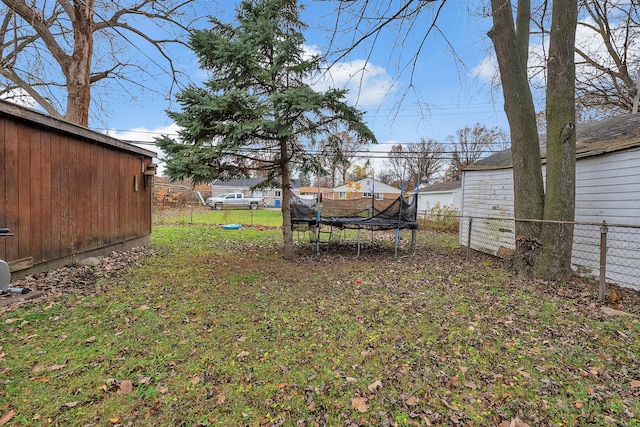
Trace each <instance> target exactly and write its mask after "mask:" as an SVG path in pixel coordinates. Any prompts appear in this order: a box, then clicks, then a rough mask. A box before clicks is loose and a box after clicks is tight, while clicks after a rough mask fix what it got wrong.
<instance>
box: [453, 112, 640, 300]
mask: <svg viewBox="0 0 640 427" xmlns="http://www.w3.org/2000/svg"><path fill="white" fill-rule="evenodd" d="M576 130H577V133H576V139H577V141H576V157H577V159H576V205H575V221H576V222H578V223H579V224H576V226H575V228H574V243H573V254H572V260H571V263H572V267H573V268H574V270H575V271H576V272H577V273H579V274H582V275H585V276H596V277H597V275H598V270H599V263H600V258H599V244H600V233H599V227H598V226H597V224H601V223H602V222H603V221H606V222H607V224H610V225H619V227H616V228H615V232H614V229H613V228H610V230H609V237H608V250H607V280H609V281H611V282H613V283H617V284H620V285H622V286H626V287H632V288H634V289H640V279H639V278H640V261H638V260H637V253H638V251H640V238H639V237H638V236H640V234H638V233H637V232H636V230H637V227H639V226H640V114H635V115H627V116H622V117H615V118H611V119H607V120H602V121H598V122H593V123H588V124H583V125H578V126H577V128H576ZM542 142H543V143H544V138H542ZM545 148H546V146H545V145H544V144H543V145H541V154H542V156H543V162H544V157H545V153H546V150H545ZM543 176H544V163H543ZM513 194H514V193H513V167H512V163H511V151H510V150H505V151H502V152H499V153H496V154H494V155H492V156H489V157H487V158H485V159H482V160H480V161H478V162H476V163H475V164H473V165H471V166H469V167H467V168H465V170H464V171H463V178H462V210H461V215H462V217H463V218H462V221H461V224H460V243H461V244H463V245H466V244H467V243H466V242H467V238H468V231H469V230H468V223H467V221H465V217H466V218H474V219H473V226H472V231H471V235H472V237H471V242H472V243H471V247H472V248H473V249H476V250H479V251H482V252H485V253H489V254H492V255H497V254H500V253H501V252H502V251H505V250H507V251H508V250H512V249H514V246H515V234H514V233H515V230H514V228H515V227H514V223H513V221H512V220H508V219H509V218H513V216H514V208H513V203H514V195H513ZM486 218H492V219H495V221H494V220H487V219H486ZM500 218H504V221H499V219H500Z"/></svg>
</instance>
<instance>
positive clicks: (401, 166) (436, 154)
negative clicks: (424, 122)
mask: <svg viewBox="0 0 640 427" xmlns="http://www.w3.org/2000/svg"><path fill="white" fill-rule="evenodd" d="M444 152H445V149H444V145H442V144H441V143H439V142H437V141H435V140H433V139H428V140H427V139H424V138H421V139H420V142H418V143H417V144H405V145H400V144H397V145H394V146H393V147H391V151H390V152H389V154H388V156H389V159H388V160H386V161H385V165H386V166H387V168H388V170H389V171H390V172H391V173H392V175H393V176H394V177H395V181H396V182H397V181H404V182H405V186H406V187H408V188H410V187H415V186H417V185H418V182H422V183H428V182H433V181H434V179H435V178H436V177H437V176H438V174H439V173H440V172H441V170H442V167H443V165H444V163H445V160H444Z"/></svg>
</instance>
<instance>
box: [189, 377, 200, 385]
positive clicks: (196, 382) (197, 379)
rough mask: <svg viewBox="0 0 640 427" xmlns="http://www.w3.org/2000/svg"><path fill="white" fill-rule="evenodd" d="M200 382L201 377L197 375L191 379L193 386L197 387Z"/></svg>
mask: <svg viewBox="0 0 640 427" xmlns="http://www.w3.org/2000/svg"><path fill="white" fill-rule="evenodd" d="M199 382H200V377H199V376H197V375H196V376H194V377H191V384H193V385H196V384H198V383H199Z"/></svg>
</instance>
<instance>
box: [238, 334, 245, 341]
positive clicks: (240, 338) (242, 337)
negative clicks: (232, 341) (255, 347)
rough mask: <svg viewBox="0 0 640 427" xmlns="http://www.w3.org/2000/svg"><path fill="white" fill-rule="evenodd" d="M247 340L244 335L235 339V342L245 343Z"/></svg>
mask: <svg viewBox="0 0 640 427" xmlns="http://www.w3.org/2000/svg"><path fill="white" fill-rule="evenodd" d="M246 340H247V337H245V336H244V335H242V336H239V337H238V338H236V341H238V342H245V341H246Z"/></svg>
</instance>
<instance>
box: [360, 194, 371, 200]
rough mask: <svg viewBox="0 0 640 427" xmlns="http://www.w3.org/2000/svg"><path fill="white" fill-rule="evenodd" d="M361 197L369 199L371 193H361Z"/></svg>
mask: <svg viewBox="0 0 640 427" xmlns="http://www.w3.org/2000/svg"><path fill="white" fill-rule="evenodd" d="M362 197H364V198H365V199H370V198H371V193H362Z"/></svg>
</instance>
